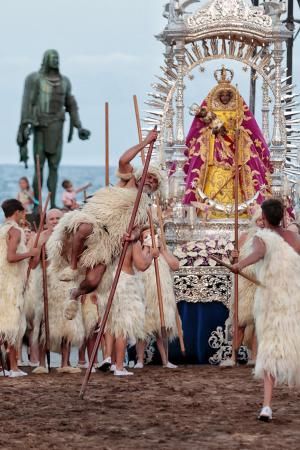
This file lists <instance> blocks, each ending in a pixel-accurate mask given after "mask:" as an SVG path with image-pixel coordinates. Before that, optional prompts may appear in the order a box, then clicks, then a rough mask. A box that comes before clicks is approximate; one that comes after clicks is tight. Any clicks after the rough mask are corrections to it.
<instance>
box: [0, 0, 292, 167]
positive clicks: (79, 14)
mask: <svg viewBox="0 0 300 450" xmlns="http://www.w3.org/2000/svg"><path fill="white" fill-rule="evenodd" d="M165 3H166V0H128V1H125V0H51V1H43V0H24V1H23V0H9V1H7V0H0V4H1V16H0V30H1V31H0V33H1V48H0V124H1V146H0V163H16V162H17V161H18V148H17V146H16V144H15V138H16V133H17V128H18V125H19V117H20V106H21V99H22V92H23V83H24V79H25V77H26V75H28V73H30V72H32V71H35V70H38V69H39V67H40V64H41V60H42V55H43V53H44V51H45V50H46V49H49V48H55V49H57V50H58V51H59V53H60V57H61V72H62V73H63V74H64V75H67V76H68V77H69V78H70V80H71V82H72V86H73V93H74V95H75V97H76V99H77V101H78V104H79V108H80V115H81V120H82V123H83V125H84V126H85V127H86V128H88V129H90V130H91V132H92V136H91V139H90V141H88V142H82V141H79V139H78V137H77V134H74V138H73V142H72V143H71V144H66V143H65V145H64V154H63V161H62V163H63V164H75V165H101V164H103V163H104V151H103V150H104V103H105V101H108V102H109V103H110V112H111V114H110V125H111V142H110V146H111V160H112V164H114V163H115V162H116V160H117V157H118V155H119V154H120V152H122V151H123V150H125V149H126V148H128V147H129V146H131V145H133V144H135V143H136V140H137V134H136V128H135V118H134V110H133V104H132V95H133V94H137V96H138V99H139V103H140V109H141V110H142V109H143V105H142V102H143V101H144V100H145V99H146V94H147V92H149V91H150V90H151V88H150V84H151V82H153V81H154V75H155V74H160V70H159V66H160V65H161V63H162V61H163V46H162V44H161V43H160V42H158V41H157V40H156V39H155V38H154V35H155V34H157V33H159V32H160V31H161V30H162V29H163V27H164V25H165V23H166V21H165V19H164V18H163V17H162V11H163V5H164V4H165ZM201 3H203V4H204V3H205V2H204V1H202V2H201ZM297 10H298V8H297ZM299 16H300V13H299ZM299 39H300V38H299ZM297 49H298V51H299V43H297V46H296V51H297ZM297 64H299V63H297ZM228 65H229V66H230V67H232V66H233V67H235V65H234V64H230V63H229V64H228ZM215 68H216V64H215V63H214V64H209V65H207V70H206V71H205V73H204V74H202V75H200V74H199V72H198V75H197V77H196V78H195V80H194V81H193V82H192V83H189V86H187V102H186V103H187V104H190V103H191V102H192V101H197V102H199V101H200V99H201V98H203V96H205V95H206V94H207V92H208V90H209V88H210V87H212V86H213V84H214V79H213V76H212V72H213V70H214V69H215ZM296 70H297V72H298V73H299V65H298V68H297V67H296ZM296 70H295V73H297V72H296ZM201 77H202V79H201ZM235 82H236V83H239V86H240V89H241V91H242V94H243V95H244V96H245V98H246V100H247V101H248V86H249V75H248V73H245V72H242V71H238V72H237V73H236V76H235ZM190 84H191V86H190ZM259 119H260V118H259ZM189 120H191V118H190V119H189V118H187V121H189ZM186 126H187V127H188V123H187V125H186ZM66 136H67V129H65V137H64V140H66ZM30 156H31V144H30ZM31 161H32V157H31Z"/></svg>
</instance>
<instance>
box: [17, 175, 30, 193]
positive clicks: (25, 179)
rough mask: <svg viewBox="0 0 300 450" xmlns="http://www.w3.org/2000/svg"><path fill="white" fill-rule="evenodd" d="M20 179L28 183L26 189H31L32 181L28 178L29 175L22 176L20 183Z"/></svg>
mask: <svg viewBox="0 0 300 450" xmlns="http://www.w3.org/2000/svg"><path fill="white" fill-rule="evenodd" d="M20 181H25V183H26V184H27V186H26V189H27V190H28V191H29V189H30V183H29V180H28V178H27V177H21V178H20V179H19V183H20Z"/></svg>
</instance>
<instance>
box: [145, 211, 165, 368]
mask: <svg viewBox="0 0 300 450" xmlns="http://www.w3.org/2000/svg"><path fill="white" fill-rule="evenodd" d="M148 219H149V225H150V233H151V240H152V248H153V250H157V245H156V240H155V233H154V225H153V217H152V214H151V211H150V210H149V212H148ZM154 270H155V279H156V290H157V300H158V308H159V316H160V324H161V327H160V329H161V337H162V341H163V345H164V350H165V354H166V358H167V361H168V335H167V329H166V322H165V314H164V304H163V297H162V290H161V281H160V274H159V266H158V257H157V256H155V257H154Z"/></svg>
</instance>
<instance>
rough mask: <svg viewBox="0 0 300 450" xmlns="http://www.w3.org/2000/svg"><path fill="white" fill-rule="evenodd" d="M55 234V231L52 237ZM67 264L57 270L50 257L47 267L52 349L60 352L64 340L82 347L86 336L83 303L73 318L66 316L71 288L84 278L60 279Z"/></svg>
mask: <svg viewBox="0 0 300 450" xmlns="http://www.w3.org/2000/svg"><path fill="white" fill-rule="evenodd" d="M61 220H62V219H61ZM53 234H54V232H53V233H52V235H51V237H50V239H51V238H52V236H53ZM50 239H49V241H48V242H47V246H46V248H47V254H48V257H49V254H50V252H49V251H48V243H49V242H50ZM66 265H67V262H66V263H65V266H63V267H62V269H61V270H57V266H56V264H55V263H52V259H50V264H49V266H48V268H47V281H48V308H49V332H50V349H51V350H52V351H54V352H58V353H60V351H61V343H62V341H63V340H64V341H65V342H66V343H69V344H71V345H73V346H76V347H80V346H81V345H82V343H83V340H84V337H85V331H84V326H83V320H82V312H81V303H80V302H79V308H78V311H77V313H76V316H75V318H74V319H73V320H68V319H66V318H65V316H64V310H65V307H66V305H67V304H68V302H69V300H70V289H73V288H75V287H77V285H78V284H79V283H80V281H81V280H82V275H81V277H80V276H78V278H76V279H75V280H73V281H68V282H66V281H60V275H61V271H62V270H63V269H64V268H65V267H66ZM44 338H45V337H44Z"/></svg>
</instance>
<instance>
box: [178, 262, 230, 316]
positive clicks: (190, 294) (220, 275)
mask: <svg viewBox="0 0 300 450" xmlns="http://www.w3.org/2000/svg"><path fill="white" fill-rule="evenodd" d="M231 284H232V281H231V274H230V272H229V271H228V270H226V269H224V268H223V267H213V268H212V267H198V268H193V267H190V268H186V267H185V268H182V269H181V270H180V271H178V272H176V274H175V275H174V291H175V295H176V299H177V301H182V300H184V301H186V302H191V303H211V302H221V303H223V304H224V305H225V306H226V307H227V308H229V305H230V296H231Z"/></svg>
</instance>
